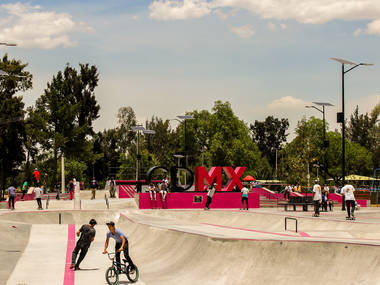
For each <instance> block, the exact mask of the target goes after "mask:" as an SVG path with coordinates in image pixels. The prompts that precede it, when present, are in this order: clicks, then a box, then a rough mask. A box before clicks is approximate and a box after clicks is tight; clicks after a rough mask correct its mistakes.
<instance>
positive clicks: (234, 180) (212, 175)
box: [195, 166, 246, 191]
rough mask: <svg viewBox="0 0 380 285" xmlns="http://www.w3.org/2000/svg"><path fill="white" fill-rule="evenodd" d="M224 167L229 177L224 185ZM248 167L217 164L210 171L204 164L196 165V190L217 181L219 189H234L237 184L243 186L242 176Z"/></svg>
mask: <svg viewBox="0 0 380 285" xmlns="http://www.w3.org/2000/svg"><path fill="white" fill-rule="evenodd" d="M222 169H223V172H224V173H225V174H226V175H227V177H228V179H229V180H228V182H227V184H226V185H225V186H224V187H222ZM245 169H246V167H241V166H239V167H236V168H235V169H233V167H231V166H224V167H222V166H216V167H212V168H211V169H210V171H207V169H206V168H205V167H204V166H197V167H195V191H204V190H206V188H207V185H210V184H212V183H216V190H217V191H232V190H233V189H234V187H235V185H237V186H238V187H239V189H241V188H243V184H242V182H241V180H240V177H241V176H242V175H243V173H244V171H245Z"/></svg>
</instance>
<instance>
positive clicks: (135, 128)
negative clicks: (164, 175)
mask: <svg viewBox="0 0 380 285" xmlns="http://www.w3.org/2000/svg"><path fill="white" fill-rule="evenodd" d="M131 129H132V131H134V132H136V133H137V159H136V181H137V182H139V180H140V175H139V169H140V160H141V155H140V133H141V132H142V133H144V134H146V135H154V134H155V133H156V132H155V131H154V130H146V129H145V128H144V127H143V126H141V125H140V126H133V127H131Z"/></svg>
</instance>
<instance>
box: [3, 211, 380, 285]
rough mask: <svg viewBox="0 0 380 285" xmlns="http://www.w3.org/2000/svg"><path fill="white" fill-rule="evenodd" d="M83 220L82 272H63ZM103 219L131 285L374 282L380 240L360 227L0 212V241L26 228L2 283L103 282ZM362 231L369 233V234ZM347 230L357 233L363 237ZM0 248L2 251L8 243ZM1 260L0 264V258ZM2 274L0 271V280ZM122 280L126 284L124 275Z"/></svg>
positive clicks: (186, 214) (189, 215)
mask: <svg viewBox="0 0 380 285" xmlns="http://www.w3.org/2000/svg"><path fill="white" fill-rule="evenodd" d="M59 213H61V218H62V220H61V221H62V224H61V225H59V224H58V215H59ZM90 218H95V219H96V220H97V221H98V225H97V226H96V230H97V235H96V238H95V241H94V243H92V245H91V247H90V249H89V252H88V254H87V257H86V258H85V260H84V261H83V263H82V266H81V267H82V269H83V270H82V271H76V272H71V273H70V272H68V269H67V262H68V260H69V259H70V258H69V259H68V256H70V253H71V250H72V248H70V246H69V245H70V243H71V247H72V246H73V244H74V242H75V241H74V240H72V241H70V228H71V232H73V230H74V231H75V230H77V229H78V228H79V227H80V225H81V224H84V223H87V222H88V221H89V219H90ZM109 220H113V221H115V222H116V225H117V227H119V228H120V229H121V230H122V231H123V232H124V233H126V234H127V235H128V236H129V242H130V255H131V257H132V259H133V260H134V262H135V263H136V264H137V265H138V267H139V269H140V281H139V282H138V283H137V284H155V285H157V284H158V285H161V284H162V285H168V284H169V285H170V284H173V285H174V284H181V285H182V284H184V285H190V284H191V285H193V284H210V285H215V284H244V285H246V284H265V285H266V284H268V285H269V284H292V285H293V284H300V285H301V284H302V285H304V284H323V285H325V284H380V274H379V273H378V271H379V269H378V264H380V241H379V240H377V239H370V238H365V237H366V236H365V231H366V226H365V225H364V224H360V223H358V224H355V223H344V224H345V225H346V226H348V228H349V229H348V230H346V234H347V235H348V236H349V237H347V238H344V237H336V238H328V239H324V238H320V237H313V236H312V235H311V237H307V236H302V235H300V234H299V233H295V232H284V231H283V230H281V229H280V226H281V227H282V225H283V224H282V221H283V216H277V215H273V214H268V213H244V212H243V213H240V212H232V211H210V212H204V211H163V210H159V211H145V212H142V211H137V210H127V211H122V212H119V211H61V212H33V213H31V212H24V213H22V212H8V213H6V214H2V215H0V226H1V225H3V227H2V228H1V229H2V230H3V233H0V237H7V236H11V235H15V233H17V231H15V228H13V227H12V225H14V226H16V227H20V232H22V231H21V229H22V228H25V230H26V232H27V227H30V228H31V230H30V238H29V241H28V244H27V246H26V247H25V250H23V253H22V255H21V256H20V257H19V258H18V261H17V265H15V266H14V270H13V271H11V272H9V273H8V275H7V276H6V279H5V280H7V282H6V283H2V284H7V285H18V284H28V285H29V284H38V285H44V284H49V285H50V284H63V285H74V284H83V285H87V284H90V285H97V284H99V285H100V284H102V285H104V284H106V283H105V277H104V273H105V270H106V269H107V267H108V266H109V265H110V261H109V260H108V258H107V256H105V255H103V254H102V251H103V247H104V241H105V235H106V232H107V228H106V226H105V222H106V221H109ZM302 222H303V223H304V226H305V228H307V227H309V228H310V229H311V228H312V225H313V224H314V225H315V229H314V231H315V232H318V231H320V232H322V229H324V231H328V230H330V231H331V233H332V231H333V230H332V229H331V228H330V227H332V226H334V225H336V224H334V223H335V221H327V220H326V221H323V220H313V219H310V220H307V221H306V220H305V221H302ZM324 223H325V225H323V224H324ZM344 224H342V225H341V227H342V228H343V226H344ZM351 224H352V225H351ZM367 226H369V229H370V230H369V232H372V230H374V229H373V228H372V225H367ZM74 227H75V228H74ZM373 227H375V225H374V226H373ZM350 229H351V230H350ZM339 231H340V230H338V232H339ZM353 232H361V234H362V238H359V237H355V236H354V234H353ZM377 232H379V231H377ZM0 243H1V246H2V247H1V248H2V249H4V247H5V245H6V244H8V245H9V247H11V246H12V243H13V241H12V239H6V240H4V239H2V240H1V242H0ZM113 246H114V245H113V243H112V244H111V245H110V247H109V251H113ZM0 258H1V260H0V262H1V264H4V263H6V262H7V260H6V259H4V258H5V257H4V255H0ZM69 262H70V260H69ZM5 274H7V273H6V272H0V278H1V277H2V278H3V279H4V275H5ZM68 274H69V275H70V274H71V275H72V276H71V277H70V276H69V275H68ZM68 276H69V277H68ZM70 278H71V279H70ZM121 281H122V282H120V284H128V282H127V278H126V277H125V276H123V277H122V278H121ZM70 282H71V283H70Z"/></svg>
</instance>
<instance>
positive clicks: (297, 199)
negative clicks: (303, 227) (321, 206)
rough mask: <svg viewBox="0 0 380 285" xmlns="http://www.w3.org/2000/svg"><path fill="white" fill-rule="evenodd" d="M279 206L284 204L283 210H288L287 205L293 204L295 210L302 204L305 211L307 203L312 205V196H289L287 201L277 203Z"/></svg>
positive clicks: (307, 206)
mask: <svg viewBox="0 0 380 285" xmlns="http://www.w3.org/2000/svg"><path fill="white" fill-rule="evenodd" d="M278 205H279V206H284V208H285V211H288V207H289V206H293V211H296V209H297V206H302V210H303V211H305V212H307V211H308V208H309V205H310V206H312V205H314V203H313V198H312V197H311V196H310V197H294V196H293V197H290V198H289V201H283V202H279V203H278Z"/></svg>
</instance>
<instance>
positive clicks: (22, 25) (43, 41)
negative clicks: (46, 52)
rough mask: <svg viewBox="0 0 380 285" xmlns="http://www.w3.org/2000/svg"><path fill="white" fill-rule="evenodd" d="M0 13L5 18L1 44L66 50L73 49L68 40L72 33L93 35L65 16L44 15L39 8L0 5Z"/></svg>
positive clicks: (0, 26)
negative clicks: (67, 48)
mask: <svg viewBox="0 0 380 285" xmlns="http://www.w3.org/2000/svg"><path fill="white" fill-rule="evenodd" d="M0 11H3V12H5V14H6V15H7V17H6V18H5V19H3V20H2V21H1V22H0V41H5V42H15V43H17V44H18V46H20V47H26V48H42V49H52V48H56V47H58V46H64V47H69V46H73V45H75V43H74V42H73V41H72V40H71V39H70V33H71V32H73V31H74V30H77V31H80V32H93V29H92V28H91V27H89V26H88V25H86V24H85V23H83V22H80V23H75V22H74V21H73V19H72V17H71V15H69V14H67V13H56V12H54V11H43V10H42V9H41V7H40V6H31V5H29V4H23V3H19V2H18V3H14V4H3V5H0Z"/></svg>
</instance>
